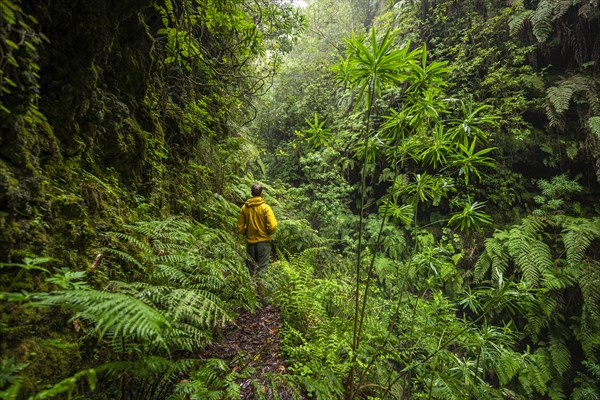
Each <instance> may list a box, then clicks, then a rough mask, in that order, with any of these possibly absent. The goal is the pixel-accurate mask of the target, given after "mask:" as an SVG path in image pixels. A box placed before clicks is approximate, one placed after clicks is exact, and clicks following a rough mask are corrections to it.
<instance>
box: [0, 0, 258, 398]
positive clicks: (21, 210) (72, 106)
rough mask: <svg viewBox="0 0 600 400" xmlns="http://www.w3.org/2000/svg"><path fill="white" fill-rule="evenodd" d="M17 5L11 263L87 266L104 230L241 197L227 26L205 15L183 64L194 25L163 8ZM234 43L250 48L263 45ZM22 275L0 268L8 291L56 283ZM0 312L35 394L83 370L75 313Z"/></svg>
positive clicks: (2, 203) (4, 199) (9, 139)
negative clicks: (44, 260) (179, 42)
mask: <svg viewBox="0 0 600 400" xmlns="http://www.w3.org/2000/svg"><path fill="white" fill-rule="evenodd" d="M8 4H9V5H10V7H11V12H10V13H7V14H5V15H4V16H2V17H0V22H1V26H0V34H1V35H2V36H3V38H8V39H9V40H10V42H6V41H0V46H2V52H1V54H3V55H8V56H6V57H9V56H10V57H11V60H10V61H11V63H8V64H6V63H4V64H3V65H8V67H7V68H6V69H5V70H3V77H7V78H8V79H10V81H11V82H12V83H14V86H11V87H10V93H7V92H6V93H4V96H3V97H2V99H1V103H0V106H1V107H0V128H1V133H0V262H21V261H22V260H23V258H24V257H25V256H27V255H31V254H36V255H43V256H50V257H54V258H56V259H58V260H60V262H56V263H54V264H52V263H51V264H48V265H47V267H48V269H50V270H52V268H54V267H60V266H63V265H67V266H69V267H70V268H72V269H77V270H84V269H89V266H90V264H91V262H92V260H93V259H94V257H95V255H96V253H97V252H98V249H99V248H101V247H102V246H103V245H104V242H103V233H104V232H106V231H109V230H118V229H119V227H120V226H121V225H122V224H123V223H125V222H130V221H135V220H138V219H149V218H160V217H164V216H166V215H169V214H180V213H184V214H187V215H192V216H194V217H196V218H203V217H204V216H205V215H204V214H203V213H202V212H200V211H199V209H198V204H201V202H202V196H206V193H210V192H213V191H215V192H219V193H221V194H223V195H225V196H226V197H228V198H230V199H235V198H236V196H237V194H236V193H237V192H236V191H235V190H231V191H229V192H228V189H227V188H226V186H227V185H228V180H229V181H231V177H232V176H234V175H235V174H236V173H240V174H244V168H240V167H241V166H242V165H243V164H244V163H243V162H236V163H229V161H228V160H231V159H236V160H239V159H242V160H243V159H244V157H243V156H242V155H241V152H242V151H243V149H244V147H245V146H237V147H236V149H235V150H234V151H238V155H237V156H232V154H231V152H230V151H226V150H224V149H225V148H226V146H230V145H231V144H232V143H233V144H236V143H234V142H235V141H233V142H232V141H230V139H231V138H232V136H233V135H232V133H231V132H230V129H229V128H228V126H230V122H228V120H227V119H228V118H229V117H230V116H231V110H233V109H239V108H240V107H241V103H240V100H239V99H236V98H235V96H233V95H232V96H229V95H227V93H228V90H230V89H231V91H232V92H234V93H240V92H241V91H240V90H237V91H236V90H235V87H236V85H237V84H238V83H237V82H236V81H234V80H232V79H231V78H229V76H232V75H234V74H233V73H226V72H228V70H227V69H228V68H232V67H231V65H227V63H226V62H225V61H223V62H220V63H215V66H213V67H210V68H209V67H208V66H207V65H206V60H210V59H211V57H212V55H211V54H210V53H207V52H210V51H214V52H215V55H214V56H215V57H221V59H220V60H235V58H234V57H232V56H231V55H229V57H228V58H225V57H226V55H219V54H217V53H222V48H232V47H234V45H231V46H229V45H227V43H226V42H223V41H226V40H229V39H227V35H226V34H225V33H227V31H226V30H224V32H225V33H223V34H222V35H221V36H219V35H217V33H218V32H216V28H212V29H213V31H212V32H211V31H210V29H206V27H205V26H204V25H203V23H202V21H200V20H197V21H196V24H195V25H194V26H193V27H189V28H190V29H192V28H193V29H194V31H191V32H188V33H189V34H190V35H200V34H203V35H204V36H202V37H201V38H200V39H198V40H199V41H202V42H203V43H204V44H205V45H206V46H205V47H204V48H203V51H204V52H205V53H203V54H202V57H200V55H189V54H188V55H185V57H183V56H181V57H180V59H179V61H177V62H174V61H173V60H174V59H176V58H177V57H175V56H174V52H176V51H178V50H177V49H173V48H170V47H169V40H171V39H170V38H169V36H168V35H169V34H168V33H165V32H167V30H166V29H165V26H166V25H170V26H169V28H170V29H176V30H177V29H179V30H182V29H183V28H182V27H180V26H175V27H174V20H175V18H174V16H173V15H171V14H169V12H173V11H172V10H170V11H169V10H168V9H167V7H166V6H164V5H162V3H161V2H160V1H159V2H152V1H149V0H134V1H116V0H98V1H83V0H81V1H75V2H73V1H64V0H63V1H54V0H52V1H50V0H43V1H38V0H35V1H33V0H29V1H20V2H17V0H10V2H9V3H8ZM182 4H183V3H182ZM183 8H185V7H182V9H183ZM175 12H177V11H175ZM199 15H203V13H200V14H199ZM219 15H220V14H219ZM223 15H226V13H223ZM249 20H252V19H251V18H250V19H249ZM167 21H168V22H167ZM184 28H185V27H184ZM229 29H234V28H232V27H230V28H229ZM249 31H250V30H249ZM190 35H188V36H190ZM175 36H177V35H175ZM218 36H219V37H220V39H221V41H222V42H219V41H217V40H216V39H215V38H217V37H218ZM182 37H183V36H182ZM251 39H252V40H257V39H256V38H251ZM230 40H231V41H232V43H235V42H234V40H235V38H232V39H230ZM211 41H214V43H212V42H211ZM222 45H223V46H224V47H223V46H222ZM236 46H238V47H237V48H238V49H239V51H240V52H241V51H242V50H243V52H245V53H248V47H250V48H252V43H250V44H248V43H244V46H241V45H238V44H236ZM171 47H172V46H171ZM245 53H244V54H243V55H244V56H245V57H248V58H250V57H253V56H256V55H257V54H259V53H260V51H256V52H255V54H254V55H253V54H245ZM0 57H5V56H0ZM193 57H196V58H197V59H196V60H195V61H194V60H192V58H193ZM201 58H203V60H204V61H202V62H200V61H198V60H200V59H201ZM2 61H6V60H2ZM13 61H14V62H13ZM227 62H232V61H227ZM239 64H240V65H241V66H242V67H243V66H245V65H250V64H251V63H242V62H240V63H239ZM242 67H239V68H242ZM219 68H221V69H222V70H219ZM3 82H4V83H3V87H7V86H6V82H5V81H3ZM240 85H241V84H240ZM226 88H227V90H226ZM233 104H235V105H236V107H232V105H233ZM17 270H18V269H17V268H3V269H0V291H15V290H25V291H28V292H36V291H42V290H47V289H48V287H46V286H44V285H45V283H44V276H43V274H42V273H34V272H27V273H25V274H20V275H19V276H18V279H17V278H16V273H17ZM15 282H16V283H15ZM0 308H1V309H0V312H1V315H2V318H1V321H0V328H1V329H2V330H3V331H5V332H8V334H9V335H8V337H4V335H3V338H2V340H1V342H0V345H1V350H2V353H3V354H4V355H10V356H14V357H15V359H16V360H17V361H19V362H20V361H25V362H29V363H30V367H28V371H29V372H28V374H29V375H30V376H31V377H32V378H31V379H29V380H28V381H27V382H26V383H25V385H26V388H25V389H26V391H32V390H38V389H40V388H41V386H42V385H43V384H44V383H47V382H50V381H52V382H56V381H57V379H59V378H61V377H64V376H68V374H70V373H72V372H73V371H74V370H76V369H77V368H79V367H80V366H81V362H80V361H81V355H80V354H79V352H78V350H77V349H78V347H77V346H71V344H72V343H76V339H77V335H76V334H75V333H74V327H73V326H72V324H70V323H69V322H68V317H67V316H57V315H56V313H55V311H51V312H50V313H46V312H42V311H39V310H32V309H27V310H26V309H22V308H20V307H15V306H13V305H12V304H7V303H2V304H1V305H0ZM30 321H37V322H35V323H32V322H30ZM38 322H39V323H38ZM8 328H10V329H8ZM7 329H8V330H7ZM48 337H53V340H51V341H48V340H46V339H40V338H48ZM57 343H58V344H57ZM65 346H67V347H68V348H69V351H65V350H64V348H65ZM43 365H46V367H47V368H43ZM33 377H35V378H33Z"/></svg>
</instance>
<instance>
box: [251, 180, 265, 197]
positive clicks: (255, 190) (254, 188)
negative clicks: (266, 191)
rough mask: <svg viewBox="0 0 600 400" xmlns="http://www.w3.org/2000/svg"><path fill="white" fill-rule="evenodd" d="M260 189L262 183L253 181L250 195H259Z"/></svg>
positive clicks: (261, 188)
mask: <svg viewBox="0 0 600 400" xmlns="http://www.w3.org/2000/svg"><path fill="white" fill-rule="evenodd" d="M262 190H263V187H262V185H261V184H260V183H255V184H254V185H252V196H260V194H261V193H262Z"/></svg>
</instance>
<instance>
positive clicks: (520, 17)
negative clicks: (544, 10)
mask: <svg viewBox="0 0 600 400" xmlns="http://www.w3.org/2000/svg"><path fill="white" fill-rule="evenodd" d="M533 14H534V11H533V10H525V11H523V12H520V13H518V14H515V15H514V16H513V17H512V18H511V19H510V21H509V22H508V29H509V32H510V34H511V35H516V34H517V33H518V32H519V31H520V30H521V29H523V26H524V25H525V23H526V22H528V21H529V22H531V18H532V17H533Z"/></svg>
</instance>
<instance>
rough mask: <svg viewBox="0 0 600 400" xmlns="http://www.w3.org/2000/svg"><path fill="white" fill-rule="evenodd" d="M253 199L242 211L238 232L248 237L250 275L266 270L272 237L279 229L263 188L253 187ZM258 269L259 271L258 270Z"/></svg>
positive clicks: (258, 185)
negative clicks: (264, 196)
mask: <svg viewBox="0 0 600 400" xmlns="http://www.w3.org/2000/svg"><path fill="white" fill-rule="evenodd" d="M251 190H252V198H251V199H249V200H248V201H246V203H245V204H244V205H243V206H242V208H241V210H240V216H239V218H238V222H237V230H238V232H239V233H241V234H243V235H245V236H246V251H247V252H248V257H249V259H248V261H247V262H246V265H247V266H248V269H249V270H250V274H251V275H254V274H255V273H256V272H258V270H261V269H263V268H265V267H266V266H267V265H268V264H269V259H270V258H271V237H270V235H272V234H273V233H274V232H275V228H277V220H276V219H275V214H273V210H272V209H271V207H270V206H269V205H268V204H267V203H266V202H265V200H264V199H263V198H262V197H263V196H262V190H263V188H262V186H261V185H260V184H258V183H255V184H254V185H252V188H251ZM257 267H258V269H257Z"/></svg>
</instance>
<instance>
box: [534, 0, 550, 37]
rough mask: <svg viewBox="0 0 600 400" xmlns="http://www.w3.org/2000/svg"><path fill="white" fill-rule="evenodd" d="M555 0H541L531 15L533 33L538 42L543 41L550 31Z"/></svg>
mask: <svg viewBox="0 0 600 400" xmlns="http://www.w3.org/2000/svg"><path fill="white" fill-rule="evenodd" d="M555 1H556V0H541V1H540V2H539V3H538V6H537V8H536V10H535V12H534V13H533V15H532V16H531V24H532V26H533V34H534V35H535V37H536V39H537V40H538V42H540V43H543V42H545V41H546V39H547V38H548V36H549V35H550V33H551V32H552V21H553V19H554V3H555Z"/></svg>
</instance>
